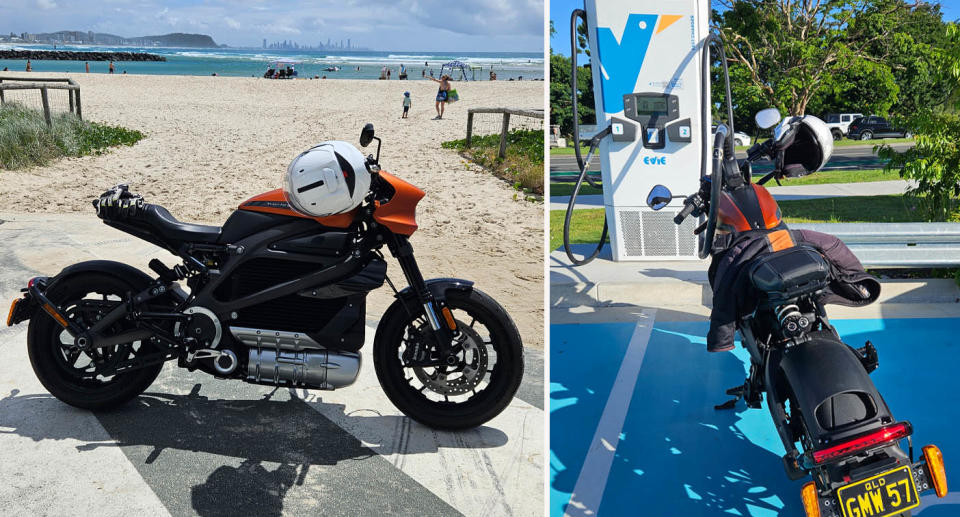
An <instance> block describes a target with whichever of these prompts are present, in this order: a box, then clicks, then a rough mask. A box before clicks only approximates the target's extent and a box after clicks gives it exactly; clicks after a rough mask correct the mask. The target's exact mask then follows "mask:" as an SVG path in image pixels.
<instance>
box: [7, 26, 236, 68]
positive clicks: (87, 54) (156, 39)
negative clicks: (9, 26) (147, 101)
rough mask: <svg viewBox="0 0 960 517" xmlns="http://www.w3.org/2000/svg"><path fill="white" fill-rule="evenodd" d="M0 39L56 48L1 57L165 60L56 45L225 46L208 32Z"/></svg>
mask: <svg viewBox="0 0 960 517" xmlns="http://www.w3.org/2000/svg"><path fill="white" fill-rule="evenodd" d="M0 40H2V41H4V42H11V43H28V44H29V43H53V44H54V50H34V49H24V48H20V49H3V50H0V59H32V60H52V61H166V60H167V58H166V57H164V56H161V55H157V54H150V53H148V52H122V51H78V50H56V45H57V44H58V43H59V44H68V45H84V44H86V45H111V46H118V47H120V46H136V47H177V48H205V49H209V48H223V47H225V45H217V43H216V42H215V41H214V40H213V38H211V37H210V36H208V35H206V34H185V33H180V32H176V33H172V34H163V35H158V36H139V37H134V38H125V37H123V36H117V35H115V34H106V33H94V32H82V31H59V32H51V33H42V34H26V33H24V34H21V35H20V37H18V36H16V35H15V34H13V33H11V34H10V35H9V36H4V37H0Z"/></svg>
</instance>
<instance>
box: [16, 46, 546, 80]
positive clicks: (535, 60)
mask: <svg viewBox="0 0 960 517" xmlns="http://www.w3.org/2000/svg"><path fill="white" fill-rule="evenodd" d="M0 49H24V50H26V49H32V50H52V49H53V46H51V45H16V44H0ZM57 50H71V51H100V52H149V53H151V54H159V55H162V56H165V57H166V58H167V61H165V62H152V61H151V62H139V61H136V62H134V61H123V62H120V61H118V62H116V63H114V64H115V66H116V73H118V74H119V73H123V71H124V70H126V72H127V73H128V74H160V75H212V74H214V73H215V74H217V75H223V76H240V77H250V76H256V77H260V76H262V75H263V73H264V72H265V71H266V70H267V67H268V65H269V64H270V62H271V61H274V60H278V59H286V60H293V61H298V62H300V64H297V65H295V68H296V70H297V71H298V72H299V77H301V78H308V77H314V76H317V77H322V76H324V75H325V76H327V78H328V79H377V78H378V77H379V76H380V71H381V68H382V67H384V66H386V67H389V68H391V70H392V73H391V79H396V78H397V75H398V74H399V69H400V65H401V64H402V65H405V66H406V70H407V74H408V78H409V79H410V80H421V79H422V72H424V71H425V72H426V75H427V76H429V75H430V71H431V70H432V71H433V73H434V75H435V76H437V77H439V75H440V67H441V65H442V64H444V63H448V62H450V61H453V60H459V61H462V62H464V63H466V64H467V65H470V66H474V67H481V68H482V69H480V70H477V71H475V72H471V71H469V70H468V71H467V76H468V78H470V79H477V80H484V81H486V80H487V79H488V78H489V73H490V70H493V71H494V72H496V73H497V80H500V81H505V80H509V79H514V80H518V79H520V78H522V79H523V80H530V79H543V78H544V59H543V54H542V53H535V52H453V53H436V52H399V51H394V52H390V51H347V50H324V51H321V50H274V49H262V50H261V49H234V48H217V49H196V48H190V49H187V48H140V47H100V46H72V45H57ZM31 65H32V67H33V70H34V71H35V72H68V73H83V72H84V63H83V61H52V60H34V61H32V62H31ZM107 65H108V64H107V63H106V62H90V72H91V73H104V74H105V73H107V71H108V70H107ZM3 67H9V68H10V70H16V71H22V70H24V68H25V67H26V61H25V60H11V59H0V70H2V69H3ZM328 67H340V70H339V71H327V70H325V69H326V68H328ZM358 68H359V69H358ZM451 75H453V76H454V78H455V79H459V78H460V74H459V71H458V72H456V73H454V74H451Z"/></svg>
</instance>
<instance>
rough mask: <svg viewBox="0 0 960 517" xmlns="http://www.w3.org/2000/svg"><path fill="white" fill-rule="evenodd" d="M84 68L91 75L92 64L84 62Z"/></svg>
mask: <svg viewBox="0 0 960 517" xmlns="http://www.w3.org/2000/svg"><path fill="white" fill-rule="evenodd" d="M83 67H84V68H86V69H87V73H88V74H89V73H90V62H89V61H84V62H83Z"/></svg>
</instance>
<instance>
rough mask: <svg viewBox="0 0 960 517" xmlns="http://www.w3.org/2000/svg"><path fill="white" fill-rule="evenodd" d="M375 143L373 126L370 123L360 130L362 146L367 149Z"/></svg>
mask: <svg viewBox="0 0 960 517" xmlns="http://www.w3.org/2000/svg"><path fill="white" fill-rule="evenodd" d="M370 142H373V124H370V123H369V122H368V123H367V124H366V125H364V126H363V129H361V130H360V146H361V147H366V146H368V145H370Z"/></svg>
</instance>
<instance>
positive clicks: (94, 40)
mask: <svg viewBox="0 0 960 517" xmlns="http://www.w3.org/2000/svg"><path fill="white" fill-rule="evenodd" d="M175 36H178V37H180V38H181V39H193V40H196V41H198V42H203V43H206V42H207V40H208V41H209V44H195V45H186V46H196V47H230V48H257V47H254V46H251V47H233V46H230V45H223V44H216V41H215V40H213V39H212V38H210V36H209V35H206V34H182V33H173V34H163V35H151V36H133V37H127V36H120V35H116V34H106V33H99V32H94V31H77V30H60V31H55V32H50V33H30V32H19V33H18V32H16V31H10V32H9V33H8V34H3V33H0V42H12V43H43V44H76V45H114V46H138V47H151V46H164V43H165V42H167V41H168V40H170V39H171V37H175ZM260 48H263V49H282V50H291V49H292V50H300V49H303V50H356V51H364V50H370V49H369V48H366V47H363V46H359V45H354V44H353V41H352V38H340V39H334V38H327V42H326V44H324V43H323V42H322V41H320V42H318V43H316V44H314V45H311V44H304V43H301V42H299V41H296V40H292V39H284V40H280V41H273V42H271V41H270V40H269V39H268V38H263V40H262V43H261V46H260Z"/></svg>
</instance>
